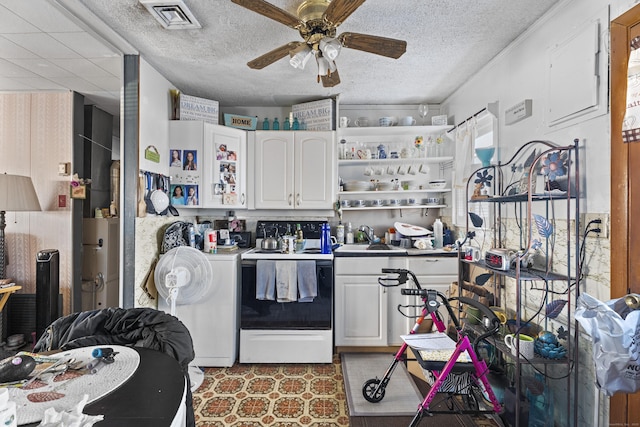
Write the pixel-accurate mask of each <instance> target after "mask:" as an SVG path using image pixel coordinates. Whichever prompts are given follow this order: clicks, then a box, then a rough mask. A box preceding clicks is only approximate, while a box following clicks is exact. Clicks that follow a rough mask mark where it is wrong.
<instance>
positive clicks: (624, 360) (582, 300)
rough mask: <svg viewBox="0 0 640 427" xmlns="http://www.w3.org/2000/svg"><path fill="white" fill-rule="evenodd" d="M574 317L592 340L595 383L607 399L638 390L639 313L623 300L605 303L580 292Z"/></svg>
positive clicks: (639, 353) (639, 387) (639, 365)
mask: <svg viewBox="0 0 640 427" xmlns="http://www.w3.org/2000/svg"><path fill="white" fill-rule="evenodd" d="M575 318H576V320H577V321H578V322H580V325H582V327H583V328H584V329H585V331H586V332H587V333H588V334H589V335H590V336H591V337H592V338H593V361H594V363H595V367H596V381H597V383H598V386H599V387H600V389H601V390H602V391H603V393H604V394H606V395H607V396H611V395H613V394H614V393H617V392H622V393H635V392H636V391H638V390H640V348H639V347H640V310H630V309H629V308H628V307H627V306H626V304H625V303H624V298H618V299H613V300H610V301H607V302H602V301H599V300H597V299H595V298H593V297H592V296H590V295H588V294H586V293H583V294H582V295H580V297H579V298H578V301H577V303H576V312H575Z"/></svg>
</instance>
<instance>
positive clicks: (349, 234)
mask: <svg viewBox="0 0 640 427" xmlns="http://www.w3.org/2000/svg"><path fill="white" fill-rule="evenodd" d="M346 242H347V244H348V245H352V244H353V243H354V238H353V229H352V228H351V222H348V223H347V237H346Z"/></svg>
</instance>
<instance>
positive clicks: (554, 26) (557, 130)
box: [442, 0, 637, 426]
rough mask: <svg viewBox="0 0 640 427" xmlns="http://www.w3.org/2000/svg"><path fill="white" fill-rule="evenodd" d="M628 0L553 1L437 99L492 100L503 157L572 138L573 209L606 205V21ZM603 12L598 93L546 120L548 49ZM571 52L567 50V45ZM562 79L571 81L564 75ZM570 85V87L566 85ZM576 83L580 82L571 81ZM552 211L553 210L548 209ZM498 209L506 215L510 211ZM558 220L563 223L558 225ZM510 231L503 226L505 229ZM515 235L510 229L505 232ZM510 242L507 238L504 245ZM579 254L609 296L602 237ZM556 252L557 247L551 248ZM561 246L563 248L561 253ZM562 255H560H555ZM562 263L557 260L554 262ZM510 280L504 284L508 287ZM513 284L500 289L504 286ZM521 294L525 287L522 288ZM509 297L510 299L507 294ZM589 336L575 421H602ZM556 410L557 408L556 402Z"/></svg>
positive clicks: (595, 285) (601, 293)
mask: <svg viewBox="0 0 640 427" xmlns="http://www.w3.org/2000/svg"><path fill="white" fill-rule="evenodd" d="M636 3H637V0H636V1H631V0H624V1H613V0H611V1H602V0H565V1H562V2H561V3H559V4H558V6H556V7H555V8H554V9H553V10H552V11H551V12H550V13H549V14H548V15H546V16H544V17H543V18H542V19H541V20H540V21H538V22H537V23H536V24H535V25H534V26H533V27H532V28H530V29H529V30H528V31H527V32H526V33H525V34H523V35H521V36H520V37H519V38H518V39H517V40H515V41H514V43H512V45H510V46H509V47H508V48H507V49H505V50H504V51H503V52H501V54H499V55H498V56H497V57H496V58H494V59H493V60H492V61H491V62H490V63H489V64H488V65H487V66H486V67H484V68H483V69H482V70H480V71H479V72H478V73H477V74H476V75H475V76H474V77H473V78H472V79H470V80H469V81H468V82H467V83H466V84H464V85H463V86H461V87H460V88H459V89H458V90H456V92H455V93H453V94H452V95H451V96H450V97H449V98H448V99H446V100H445V102H443V104H442V108H443V111H444V112H446V113H447V114H448V115H449V117H451V116H454V117H455V122H456V123H458V122H459V121H462V120H464V119H466V118H467V117H469V116H470V115H472V114H474V113H475V112H477V111H479V110H480V109H481V108H484V107H485V106H486V105H487V104H488V103H492V102H495V101H498V102H499V110H500V114H499V138H500V157H499V158H494V162H495V161H497V160H501V161H506V160H508V159H509V157H510V156H511V155H512V154H513V153H514V152H515V150H516V149H517V148H518V147H520V146H521V145H522V144H524V143H525V142H527V141H530V140H534V139H545V140H550V141H553V142H555V143H558V144H563V145H564V144H570V143H571V142H572V141H573V139H574V138H578V139H579V140H580V146H581V147H582V149H581V151H580V157H581V161H580V168H581V170H580V173H581V174H582V176H583V180H582V184H581V185H582V188H581V190H582V193H583V197H582V199H581V211H582V212H583V213H584V212H590V213H606V214H609V213H610V211H611V202H610V183H611V182H610V171H611V167H610V160H611V154H610V135H611V129H610V115H609V108H608V102H609V99H608V88H609V76H608V68H607V66H608V63H609V51H608V46H609V25H608V24H609V21H610V19H612V18H615V17H616V16H619V15H620V14H622V13H624V12H625V11H627V10H628V9H630V8H631V7H632V6H634V5H635V4H636ZM603 16H606V20H605V22H604V25H602V26H601V28H600V37H601V39H602V40H603V41H604V42H603V43H601V54H600V61H601V63H600V64H601V65H602V68H603V69H604V72H602V71H601V72H600V84H601V85H603V86H601V88H602V89H603V93H604V96H603V95H602V92H601V94H600V102H599V105H598V109H597V110H596V111H594V112H592V113H590V114H585V115H584V116H582V117H579V118H576V119H574V120H571V121H568V122H566V123H563V124H560V125H557V126H549V125H548V122H547V119H546V113H547V111H548V109H549V108H550V105H549V96H548V84H547V67H548V66H549V65H548V64H549V62H548V55H549V49H550V48H553V47H554V46H556V45H557V44H558V43H559V42H562V41H563V40H567V39H568V38H570V37H571V36H572V35H573V34H575V33H576V32H577V31H578V30H579V29H580V28H584V26H585V25H586V24H587V23H589V22H592V21H593V20H594V19H602V17H603ZM567 54H568V55H572V54H573V52H568V53H567ZM566 84H567V85H575V82H574V81H572V80H571V79H567V81H566ZM574 87H575V86H574ZM575 89H576V90H588V88H580V87H575ZM525 99H532V100H533V114H532V116H531V117H528V118H526V119H524V120H522V121H520V122H517V123H515V124H512V125H509V126H507V125H505V121H504V112H505V110H506V109H508V108H510V107H512V106H514V105H515V104H517V103H518V102H520V101H523V100H525ZM556 214H557V212H556ZM506 216H511V217H513V210H511V212H509V213H507V215H506ZM514 222H515V221H514V220H513V218H507V220H506V221H504V223H506V226H507V228H509V227H511V228H515V227H516V226H515V225H514ZM560 226H561V227H564V226H566V223H565V224H560ZM510 231H513V230H508V232H507V233H509V232H510ZM513 235H517V233H515V232H514V233H513ZM508 243H510V242H507V244H508ZM585 245H586V246H585V247H586V253H587V254H588V255H587V259H586V262H585V265H586V267H587V269H586V270H585V272H586V277H585V278H584V280H583V281H582V282H581V289H582V290H583V291H585V290H586V291H587V292H588V293H590V294H592V295H594V296H595V297H596V298H599V299H602V300H607V299H609V298H610V271H609V265H610V262H609V260H610V246H609V240H608V239H593V238H590V239H587V240H585ZM556 253H559V252H556ZM565 253H566V252H565ZM559 257H560V258H562V255H559ZM561 262H562V261H561ZM509 287H510V286H507V288H509ZM509 292H511V293H513V292H514V290H513V289H507V293H509ZM525 293H526V291H525ZM511 300H512V301H513V298H511ZM590 346H591V342H590V341H589V340H588V337H586V336H582V338H581V344H580V353H581V354H580V366H579V379H578V381H579V382H580V395H579V396H580V401H579V404H578V407H579V411H578V412H579V416H580V419H579V422H578V425H584V426H589V425H608V399H606V398H604V397H603V396H602V395H601V394H600V393H599V392H598V389H597V387H596V386H595V379H594V373H593V366H594V365H593V362H592V356H591V349H590ZM555 393H556V394H555V396H554V398H556V400H557V402H556V416H557V418H556V423H557V424H556V425H565V423H566V414H564V415H563V414H559V413H558V410H559V408H558V407H559V406H560V405H561V401H562V400H564V396H565V393H563V392H562V390H559V389H556V390H555ZM561 408H562V406H561V407H560V410H561V411H564V410H563V409H561Z"/></svg>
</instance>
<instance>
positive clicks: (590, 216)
mask: <svg viewBox="0 0 640 427" xmlns="http://www.w3.org/2000/svg"><path fill="white" fill-rule="evenodd" d="M597 219H599V220H600V221H601V222H600V224H596V223H593V224H591V225H590V226H589V229H591V230H593V229H594V228H599V229H600V233H595V232H591V233H589V234H587V237H596V238H601V239H608V238H609V214H606V213H585V214H584V219H583V221H582V227H581V231H583V232H584V231H585V227H586V226H587V224H589V223H590V222H591V221H593V220H597Z"/></svg>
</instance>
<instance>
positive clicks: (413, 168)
mask: <svg viewBox="0 0 640 427" xmlns="http://www.w3.org/2000/svg"><path fill="white" fill-rule="evenodd" d="M418 169H419V168H418V166H416V165H409V168H408V169H407V173H408V174H409V175H415V174H417V173H418Z"/></svg>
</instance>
